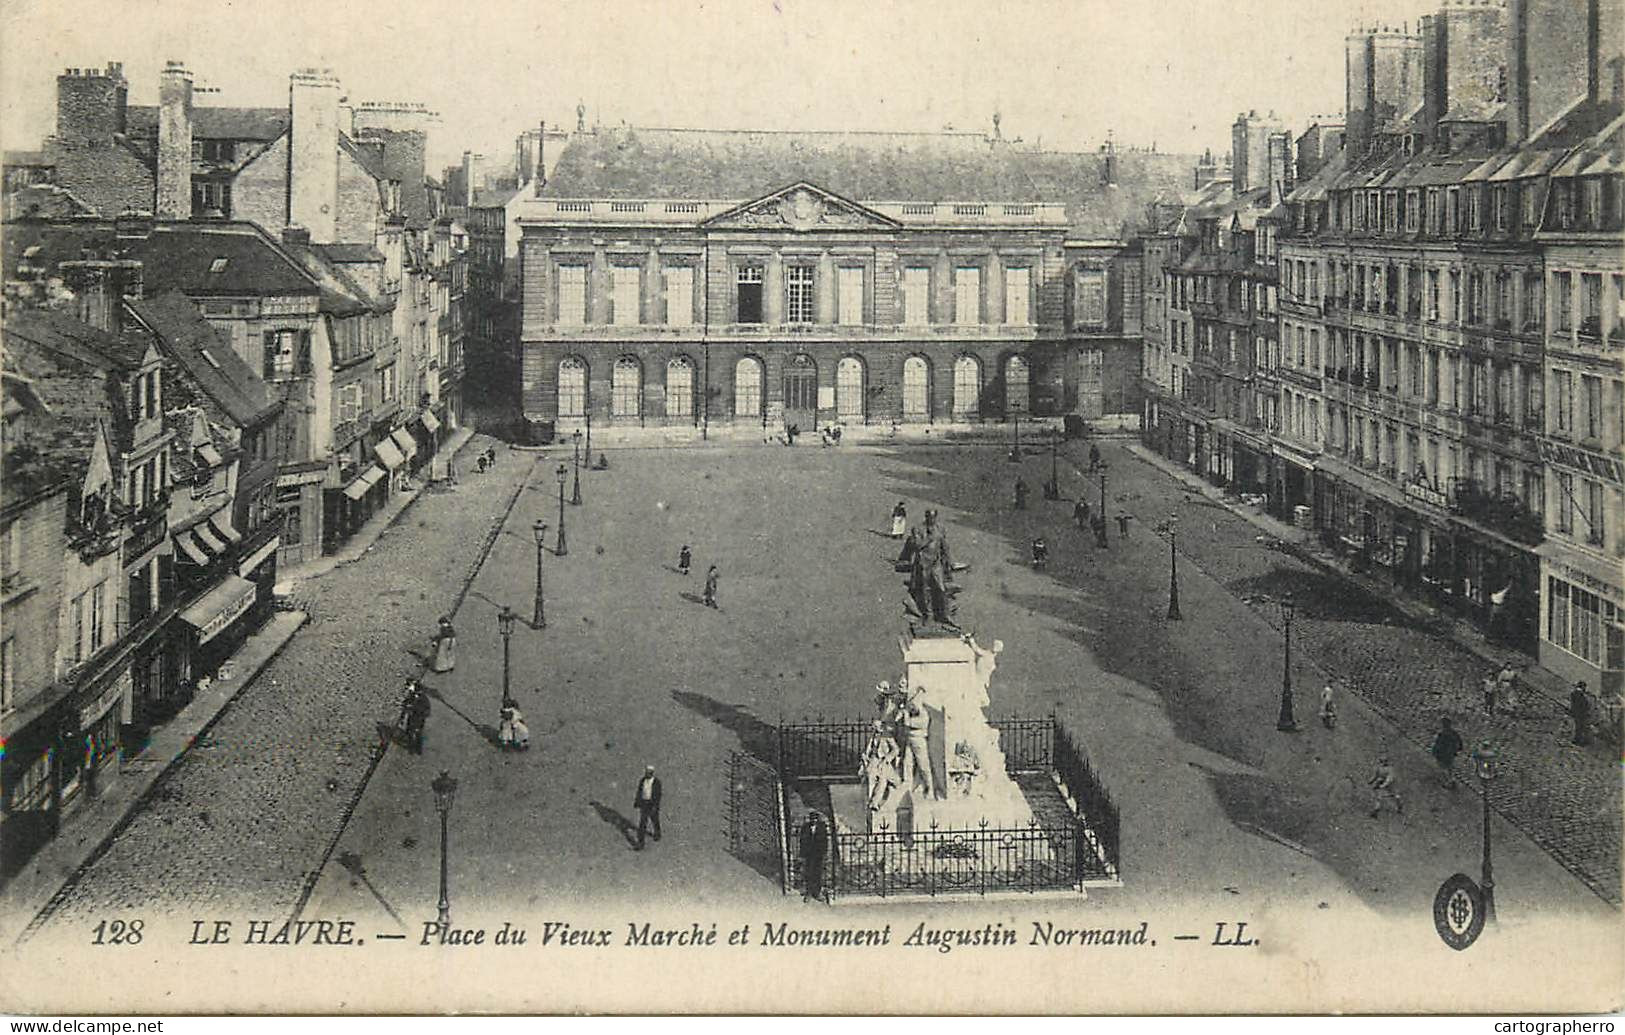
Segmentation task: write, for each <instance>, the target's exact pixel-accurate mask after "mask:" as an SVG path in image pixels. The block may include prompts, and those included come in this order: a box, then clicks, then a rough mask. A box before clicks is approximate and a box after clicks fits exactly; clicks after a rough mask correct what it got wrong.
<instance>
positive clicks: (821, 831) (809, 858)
mask: <svg viewBox="0 0 1625 1035" xmlns="http://www.w3.org/2000/svg"><path fill="white" fill-rule="evenodd" d="M800 841H801V876H802V885H801V901H803V902H807V901H809V900H810V901H814V902H822V901H823V900H824V861H825V859H827V858H828V856H829V827H827V826H825V825H824V817H823V815H822V814H821V813H818V812H813V813H811V814H810V815H808V817H807V821H806V822H805V823H803V824H802V825H801V837H800Z"/></svg>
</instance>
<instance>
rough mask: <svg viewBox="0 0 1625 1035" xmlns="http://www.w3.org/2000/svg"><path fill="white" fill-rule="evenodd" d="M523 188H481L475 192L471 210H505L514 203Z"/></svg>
mask: <svg viewBox="0 0 1625 1035" xmlns="http://www.w3.org/2000/svg"><path fill="white" fill-rule="evenodd" d="M521 190H523V188H521V187H494V188H493V187H481V188H478V189H477V190H475V191H474V204H473V205H471V206H470V207H471V208H503V207H505V206H506V205H507V204H508V202H510V201H512V200H513V199H514V197H515V195H517V194H518V193H519V192H520V191H521Z"/></svg>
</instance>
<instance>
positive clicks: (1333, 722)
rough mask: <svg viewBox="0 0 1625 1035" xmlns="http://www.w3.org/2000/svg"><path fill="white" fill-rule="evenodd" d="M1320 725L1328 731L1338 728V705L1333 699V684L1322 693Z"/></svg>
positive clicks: (1328, 685) (1327, 685) (1327, 686)
mask: <svg viewBox="0 0 1625 1035" xmlns="http://www.w3.org/2000/svg"><path fill="white" fill-rule="evenodd" d="M1320 724H1321V725H1322V726H1324V727H1326V728H1327V729H1334V728H1336V726H1337V703H1336V702H1335V701H1334V700H1333V699H1332V684H1330V683H1327V684H1326V686H1325V688H1324V689H1323V690H1321V691H1320Z"/></svg>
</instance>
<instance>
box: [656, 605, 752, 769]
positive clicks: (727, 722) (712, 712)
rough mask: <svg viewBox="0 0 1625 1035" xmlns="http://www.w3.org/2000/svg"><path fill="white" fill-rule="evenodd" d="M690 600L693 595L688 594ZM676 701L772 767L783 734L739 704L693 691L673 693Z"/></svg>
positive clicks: (675, 691) (672, 695)
mask: <svg viewBox="0 0 1625 1035" xmlns="http://www.w3.org/2000/svg"><path fill="white" fill-rule="evenodd" d="M683 596H685V597H687V596H689V594H687V593H684V594H683ZM671 697H672V700H674V701H676V702H677V703H678V704H680V705H682V706H683V707H685V708H687V709H689V710H690V711H693V712H696V713H698V714H699V715H702V716H704V717H705V718H707V719H710V720H711V721H712V722H714V723H716V724H717V725H718V726H721V727H722V728H723V729H725V730H728V731H730V732H731V733H733V735H734V736H736V737H738V738H739V743H740V744H741V745H743V746H744V748H745V750H746V751H747V752H749V753H750V754H752V755H754V756H755V757H757V758H759V759H761V760H762V761H764V762H767V763H768V764H770V765H771V764H772V763H773V761H774V759H775V757H776V756H777V754H778V743H779V731H778V730H777V729H776V728H774V727H773V726H770V725H769V724H767V723H765V722H763V721H762V720H761V719H758V718H757V717H756V716H754V715H752V714H751V713H750V712H748V711H746V710H745V709H744V708H741V707H740V706H739V705H737V704H724V703H723V702H721V701H718V700H716V699H715V698H712V697H707V696H705V695H704V694H697V693H694V692H693V691H691V690H673V691H672V692H671Z"/></svg>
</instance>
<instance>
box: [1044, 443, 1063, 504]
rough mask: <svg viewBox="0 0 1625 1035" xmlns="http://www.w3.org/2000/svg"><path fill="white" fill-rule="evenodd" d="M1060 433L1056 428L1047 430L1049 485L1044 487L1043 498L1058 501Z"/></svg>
mask: <svg viewBox="0 0 1625 1035" xmlns="http://www.w3.org/2000/svg"><path fill="white" fill-rule="evenodd" d="M1060 465H1061V432H1060V429H1058V428H1050V429H1049V484H1048V485H1046V486H1044V498H1045V499H1049V500H1058V499H1060V498H1061V466H1060Z"/></svg>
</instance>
